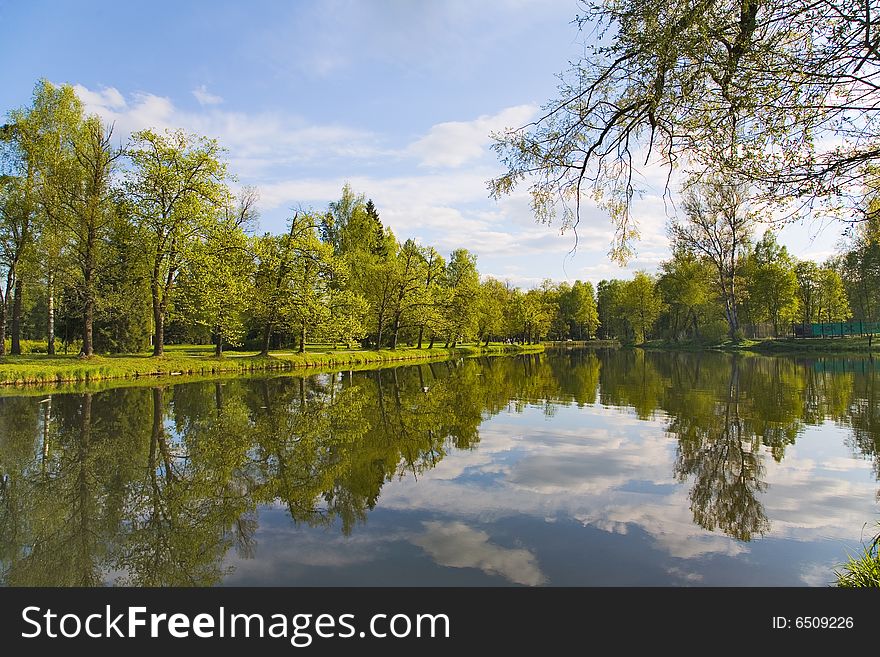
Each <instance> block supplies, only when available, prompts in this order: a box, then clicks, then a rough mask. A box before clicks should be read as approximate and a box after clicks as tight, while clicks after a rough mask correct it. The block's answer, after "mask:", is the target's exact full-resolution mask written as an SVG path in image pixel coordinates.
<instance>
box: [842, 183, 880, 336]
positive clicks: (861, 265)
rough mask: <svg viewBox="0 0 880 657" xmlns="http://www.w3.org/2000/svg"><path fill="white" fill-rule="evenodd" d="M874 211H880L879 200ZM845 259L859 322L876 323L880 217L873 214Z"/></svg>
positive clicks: (879, 289) (879, 290)
mask: <svg viewBox="0 0 880 657" xmlns="http://www.w3.org/2000/svg"><path fill="white" fill-rule="evenodd" d="M871 207H874V208H880V200H878V199H875V200H874V201H872V203H871ZM869 215H870V217H869V219H868V221H866V222H864V223H862V224H860V225H859V226H858V227H857V229H856V230H855V231H854V234H853V235H852V236H851V238H850V240H849V243H848V244H847V245H846V247H845V250H844V253H843V254H842V256H841V269H842V271H843V276H844V279H845V282H846V289H847V294H848V297H849V301H850V305H851V306H852V309H853V312H854V313H855V317H856V318H857V319H863V320H868V321H876V320H877V319H878V314H880V214H878V213H877V212H873V211H869Z"/></svg>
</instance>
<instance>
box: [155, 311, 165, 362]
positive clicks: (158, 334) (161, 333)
mask: <svg viewBox="0 0 880 657" xmlns="http://www.w3.org/2000/svg"><path fill="white" fill-rule="evenodd" d="M153 322H154V325H155V327H156V328H155V330H154V332H153V356H164V355H165V317H164V316H163V313H162V311H161V310H159V309H158V308H155V309H154V310H153Z"/></svg>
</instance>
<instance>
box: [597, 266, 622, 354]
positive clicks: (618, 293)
mask: <svg viewBox="0 0 880 657" xmlns="http://www.w3.org/2000/svg"><path fill="white" fill-rule="evenodd" d="M623 286H624V281H621V280H617V279H611V280H601V281H599V286H598V289H597V291H596V314H597V316H598V318H599V334H600V336H601V337H602V338H605V339H606V340H613V339H615V338H623V337H626V328H627V324H626V319H625V317H624V315H623V310H622V306H623Z"/></svg>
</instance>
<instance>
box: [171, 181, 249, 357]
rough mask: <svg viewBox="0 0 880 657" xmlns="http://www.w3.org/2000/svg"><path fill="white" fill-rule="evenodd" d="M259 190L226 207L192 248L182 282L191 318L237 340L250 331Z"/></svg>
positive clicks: (220, 339) (220, 338)
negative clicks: (247, 315)
mask: <svg viewBox="0 0 880 657" xmlns="http://www.w3.org/2000/svg"><path fill="white" fill-rule="evenodd" d="M256 200H257V197H256V192H255V191H254V190H250V189H246V190H245V191H244V192H243V194H242V195H241V197H240V198H239V201H238V206H237V207H232V206H231V205H227V206H226V207H225V208H223V211H222V212H221V214H220V216H219V217H218V219H217V222H216V223H215V224H214V225H209V226H207V227H206V228H205V231H204V237H203V239H202V240H199V241H198V242H197V243H196V244H195V245H194V246H193V248H192V251H191V253H190V257H189V258H188V259H187V261H186V262H185V263H184V265H183V268H182V271H181V275H180V282H179V304H178V305H179V312H180V314H181V316H182V317H183V318H184V320H185V321H187V322H189V323H191V324H195V325H198V326H205V327H207V328H208V329H209V330H210V331H211V333H212V335H213V336H214V340H215V349H214V355H215V356H217V357H218V358H219V357H220V356H222V355H223V344H224V342H225V343H228V344H232V345H237V344H240V343H241V337H242V335H243V334H244V311H245V308H246V305H247V300H248V295H249V294H250V293H251V291H252V287H251V285H252V275H253V269H254V260H253V252H252V249H251V248H250V246H251V245H250V243H249V239H248V236H247V234H246V232H245V230H246V229H247V228H248V227H250V226H251V224H252V223H253V221H254V220H255V219H256V209H255V204H256Z"/></svg>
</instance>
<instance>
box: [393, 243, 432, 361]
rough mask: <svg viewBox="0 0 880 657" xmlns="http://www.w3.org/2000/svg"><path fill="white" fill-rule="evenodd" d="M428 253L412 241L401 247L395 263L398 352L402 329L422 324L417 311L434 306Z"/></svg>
mask: <svg viewBox="0 0 880 657" xmlns="http://www.w3.org/2000/svg"><path fill="white" fill-rule="evenodd" d="M426 256H427V253H426V249H424V248H422V247H420V246H419V245H418V244H417V243H416V242H415V240H412V239H408V240H407V241H406V242H404V243H403V245H402V246H401V247H400V249H399V251H398V253H397V257H396V258H395V259H394V265H395V266H394V268H393V270H392V276H393V278H392V284H393V288H394V289H393V290H392V297H391V308H390V314H391V348H392V349H397V339H398V336H399V335H400V329H401V328H404V327H405V326H407V325H413V326H415V325H416V323H417V321H418V312H417V310H418V309H419V308H420V307H421V306H423V305H425V304H429V303H431V301H430V299H429V298H428V296H427V294H426V287H425V284H424V281H425V279H426V277H427V268H428V259H427V257H426Z"/></svg>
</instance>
